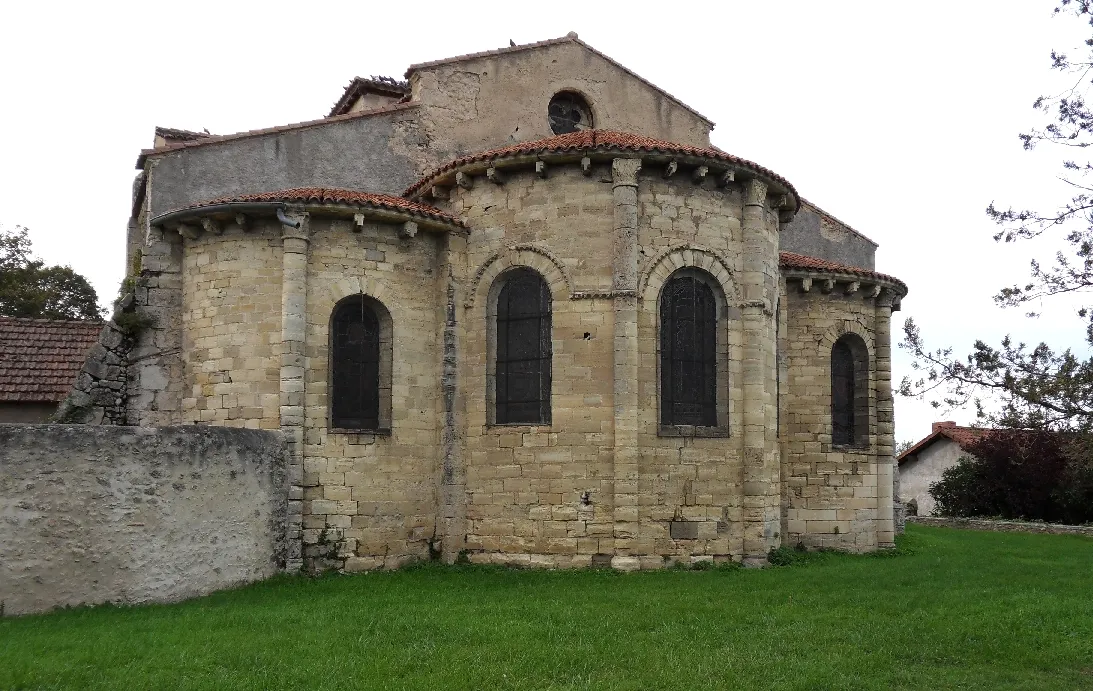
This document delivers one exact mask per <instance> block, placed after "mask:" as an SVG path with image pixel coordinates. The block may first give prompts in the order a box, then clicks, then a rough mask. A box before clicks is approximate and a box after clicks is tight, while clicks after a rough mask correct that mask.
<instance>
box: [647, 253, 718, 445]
mask: <svg viewBox="0 0 1093 691" xmlns="http://www.w3.org/2000/svg"><path fill="white" fill-rule="evenodd" d="M660 377H661V380H660V391H661V407H660V418H661V424H662V425H696V426H709V427H713V426H715V425H717V303H716V302H715V300H714V294H713V290H711V289H710V286H709V285H707V283H706V282H705V281H703V280H701V279H700V278H698V277H697V276H694V275H686V274H685V275H680V276H676V277H673V278H671V279H669V280H668V282H667V283H666V284H665V285H664V289H663V290H662V291H661V297H660Z"/></svg>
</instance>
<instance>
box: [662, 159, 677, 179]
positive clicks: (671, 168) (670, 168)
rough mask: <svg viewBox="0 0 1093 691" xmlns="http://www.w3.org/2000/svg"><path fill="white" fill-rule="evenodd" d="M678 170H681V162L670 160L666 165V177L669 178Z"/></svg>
mask: <svg viewBox="0 0 1093 691" xmlns="http://www.w3.org/2000/svg"><path fill="white" fill-rule="evenodd" d="M677 170H679V164H678V163H676V162H675V161H668V165H666V166H664V173H663V175H664V179H665V180H667V179H668V178H670V177H672V176H673V175H675V174H676V171H677Z"/></svg>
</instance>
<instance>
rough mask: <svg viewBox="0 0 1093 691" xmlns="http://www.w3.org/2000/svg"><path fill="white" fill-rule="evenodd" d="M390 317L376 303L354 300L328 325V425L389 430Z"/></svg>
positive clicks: (339, 308) (346, 301)
mask: <svg viewBox="0 0 1093 691" xmlns="http://www.w3.org/2000/svg"><path fill="white" fill-rule="evenodd" d="M390 348H391V318H390V315H389V313H388V312H387V310H386V309H385V308H384V307H383V305H381V304H380V303H379V302H377V301H375V300H373V299H372V298H369V297H367V296H364V295H354V296H351V297H348V298H346V299H344V300H342V301H341V302H339V303H338V304H337V305H336V306H335V307H334V314H333V316H332V318H331V320H330V361H331V362H330V426H331V427H333V428H339V429H349V430H372V431H378V430H385V429H387V428H389V426H390V395H391V354H390Z"/></svg>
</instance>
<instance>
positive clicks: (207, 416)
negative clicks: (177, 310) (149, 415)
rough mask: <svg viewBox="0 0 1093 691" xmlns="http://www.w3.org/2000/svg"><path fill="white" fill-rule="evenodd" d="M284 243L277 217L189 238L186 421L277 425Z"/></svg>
mask: <svg viewBox="0 0 1093 691" xmlns="http://www.w3.org/2000/svg"><path fill="white" fill-rule="evenodd" d="M281 244H282V241H281V233H280V226H279V225H278V224H277V223H276V221H262V222H256V223H255V227H253V228H248V229H247V230H244V229H243V228H240V227H239V226H237V225H235V224H228V225H227V226H225V227H224V229H223V231H222V233H221V234H219V235H214V234H212V233H200V234H199V235H197V236H196V237H194V238H192V239H190V238H188V239H186V240H185V246H184V248H183V253H182V261H181V266H182V301H181V302H182V304H181V352H182V362H183V372H182V381H183V382H184V386H183V392H182V400H181V418H182V420H181V421H182V422H183V423H196V422H200V423H209V424H216V425H222V426H225V427H246V428H250V429H278V428H279V427H280V421H279V413H278V409H279V405H280V397H279V368H280V360H279V358H280V354H281Z"/></svg>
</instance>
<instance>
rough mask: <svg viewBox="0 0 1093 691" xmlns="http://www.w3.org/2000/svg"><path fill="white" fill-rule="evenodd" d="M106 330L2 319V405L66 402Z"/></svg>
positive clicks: (99, 325)
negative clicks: (77, 377)
mask: <svg viewBox="0 0 1093 691" xmlns="http://www.w3.org/2000/svg"><path fill="white" fill-rule="evenodd" d="M102 326H103V325H102V323H101V322H87V321H59V320H53V319H21V318H16V317H0V401H30V402H60V401H62V400H64V398H65V396H67V395H68V392H69V391H70V390H71V388H72V384H73V383H74V382H75V381H76V376H77V375H78V374H79V373H80V368H82V367H83V364H84V360H85V359H86V358H87V351H88V350H90V348H91V346H93V345H95V343H97V342H98V339H99V332H100V331H102Z"/></svg>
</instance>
